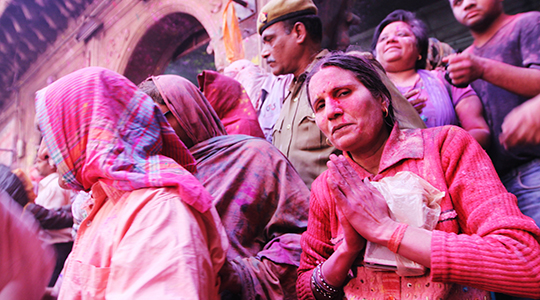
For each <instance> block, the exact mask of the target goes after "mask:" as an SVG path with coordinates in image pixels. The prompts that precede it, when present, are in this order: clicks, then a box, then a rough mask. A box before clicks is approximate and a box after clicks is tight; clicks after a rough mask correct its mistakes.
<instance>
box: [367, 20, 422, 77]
mask: <svg viewBox="0 0 540 300" xmlns="http://www.w3.org/2000/svg"><path fill="white" fill-rule="evenodd" d="M375 50H376V53H377V60H378V61H379V62H381V64H382V65H383V67H384V68H385V70H387V71H389V72H399V71H404V70H409V69H414V67H415V64H416V61H417V60H418V58H419V55H420V53H419V51H418V48H417V46H416V37H415V36H414V34H413V32H412V29H411V27H410V26H409V25H408V24H407V23H405V22H401V21H398V22H393V23H390V24H388V25H387V26H386V27H384V29H383V31H382V32H381V35H380V36H379V39H378V41H377V47H376V49H375Z"/></svg>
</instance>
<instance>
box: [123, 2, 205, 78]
mask: <svg viewBox="0 0 540 300" xmlns="http://www.w3.org/2000/svg"><path fill="white" fill-rule="evenodd" d="M208 42H210V37H209V35H208V33H207V32H206V30H205V28H204V27H203V26H202V24H201V23H200V22H199V21H198V20H197V19H196V18H195V17H193V16H191V15H189V14H186V13H182V12H176V13H170V14H168V15H166V16H164V17H163V18H161V19H159V20H158V21H157V22H155V23H154V24H152V25H151V26H150V27H149V28H148V29H147V30H146V32H145V33H144V34H143V36H142V37H141V38H140V39H139V41H138V42H137V44H136V46H135V48H134V49H133V51H132V54H131V55H130V57H129V59H128V62H127V65H126V68H125V70H124V76H126V77H127V78H128V79H130V80H131V81H133V82H134V83H135V84H139V83H140V82H141V81H143V80H144V79H146V78H147V77H148V76H151V75H156V74H161V73H163V71H164V70H165V68H166V66H167V64H168V63H169V62H170V61H171V60H172V59H175V58H176V57H178V56H180V55H182V53H184V52H189V51H190V50H191V49H193V48H197V47H199V46H200V45H202V44H204V43H208Z"/></svg>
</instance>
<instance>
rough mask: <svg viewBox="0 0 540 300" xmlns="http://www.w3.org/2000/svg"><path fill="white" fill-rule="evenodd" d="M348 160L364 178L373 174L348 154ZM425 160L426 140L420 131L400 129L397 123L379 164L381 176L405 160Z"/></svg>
mask: <svg viewBox="0 0 540 300" xmlns="http://www.w3.org/2000/svg"><path fill="white" fill-rule="evenodd" d="M346 156H347V159H348V160H349V162H350V163H351V164H352V165H353V167H354V169H355V170H356V171H357V172H359V174H361V175H362V177H363V178H364V177H370V176H371V174H370V173H369V172H368V171H366V170H365V169H364V168H362V167H361V166H360V165H358V164H357V163H355V162H354V161H353V160H352V159H351V157H350V155H349V154H348V153H347V155H346ZM422 158H424V140H423V138H422V131H421V130H420V129H405V130H401V129H399V126H398V124H397V122H396V123H395V124H394V128H393V129H392V132H391V133H390V136H389V137H388V140H387V141H386V145H385V146H384V149H383V154H382V156H381V162H380V163H379V174H381V173H382V172H384V171H385V170H387V169H389V168H390V167H392V166H393V165H395V164H397V163H399V162H400V161H402V160H405V159H422Z"/></svg>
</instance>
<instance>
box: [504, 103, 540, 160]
mask: <svg viewBox="0 0 540 300" xmlns="http://www.w3.org/2000/svg"><path fill="white" fill-rule="evenodd" d="M539 116H540V95H538V96H536V97H535V98H533V99H531V100H529V101H527V102H525V103H523V104H521V105H520V106H518V107H516V108H514V109H513V110H512V111H511V112H510V113H509V114H508V115H506V117H505V118H504V122H503V124H502V133H501V135H500V136H499V141H500V142H501V144H502V145H503V146H504V147H505V148H506V149H508V148H512V147H514V146H518V145H538V144H540V118H539Z"/></svg>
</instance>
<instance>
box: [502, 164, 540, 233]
mask: <svg viewBox="0 0 540 300" xmlns="http://www.w3.org/2000/svg"><path fill="white" fill-rule="evenodd" d="M501 181H502V183H503V184H504V186H505V187H506V189H507V190H508V191H509V192H510V193H512V194H514V195H516V197H517V199H518V207H519V209H520V210H521V212H522V213H523V214H524V215H526V216H529V217H531V218H533V219H534V221H535V222H536V225H538V226H540V159H534V160H532V161H530V162H528V163H525V164H522V165H520V166H519V167H517V168H514V169H512V170H511V171H509V172H508V173H507V174H506V175H504V176H503V177H502V178H501Z"/></svg>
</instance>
